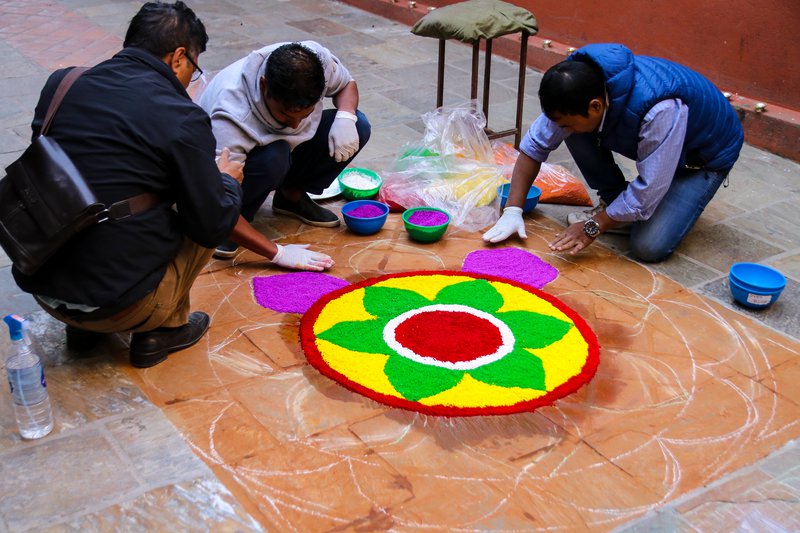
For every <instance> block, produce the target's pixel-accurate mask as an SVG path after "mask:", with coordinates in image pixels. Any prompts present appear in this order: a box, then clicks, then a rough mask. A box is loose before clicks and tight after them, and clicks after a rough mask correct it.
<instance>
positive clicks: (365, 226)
mask: <svg viewBox="0 0 800 533" xmlns="http://www.w3.org/2000/svg"><path fill="white" fill-rule="evenodd" d="M362 206H374V207H377V208H378V209H380V210H381V214H380V215H377V216H374V217H368V218H365V217H354V216H353V215H351V214H350V213H351V212H352V211H353V210H355V209H357V208H359V207H362ZM388 215H389V206H388V205H386V204H384V203H382V202H376V201H375V200H354V201H352V202H347V203H346V204H344V205H343V206H342V218H344V223H345V224H346V225H347V227H348V228H350V231H352V232H353V233H357V234H358V235H372V234H373V233H378V232H379V231H380V230H381V228H382V227H383V225H384V224H386V217H387V216H388Z"/></svg>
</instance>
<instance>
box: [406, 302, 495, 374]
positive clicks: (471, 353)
mask: <svg viewBox="0 0 800 533" xmlns="http://www.w3.org/2000/svg"><path fill="white" fill-rule="evenodd" d="M394 335H395V339H397V342H399V343H400V344H401V345H402V346H404V347H406V348H408V349H409V350H411V351H412V352H414V353H415V354H417V355H421V356H423V357H430V358H432V359H437V360H439V361H446V362H449V363H457V362H459V361H472V360H473V359H477V358H478V357H481V356H484V355H489V354H492V353H495V352H496V351H497V349H498V348H500V346H501V344H502V343H503V338H502V336H501V335H500V330H498V329H497V326H495V325H494V324H492V323H491V322H489V321H488V320H486V319H484V318H480V317H477V316H475V315H473V314H470V313H465V312H463V311H424V312H422V313H418V314H416V315H413V316H411V317H409V318H408V319H406V320H404V321H403V322H402V323H400V324H399V325H398V326H397V328H396V329H395V331H394Z"/></svg>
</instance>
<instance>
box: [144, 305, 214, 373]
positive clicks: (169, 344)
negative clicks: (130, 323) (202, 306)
mask: <svg viewBox="0 0 800 533" xmlns="http://www.w3.org/2000/svg"><path fill="white" fill-rule="evenodd" d="M209 322H211V319H210V318H209V317H208V315H207V314H205V313H203V312H202V311H195V312H194V313H190V314H189V323H188V324H186V325H185V326H180V327H177V328H158V329H154V330H153V331H145V332H143V333H134V334H133V335H131V351H130V360H131V365H132V366H135V367H136V368H147V367H151V366H153V365H157V364H158V363H160V362H161V361H164V360H165V359H166V358H167V356H168V355H169V354H170V353H172V352H177V351H178V350H183V349H184V348H188V347H189V346H193V345H194V344H195V343H196V342H197V341H199V340H200V339H201V338H203V335H204V334H205V332H206V330H207V329H208V324H209Z"/></svg>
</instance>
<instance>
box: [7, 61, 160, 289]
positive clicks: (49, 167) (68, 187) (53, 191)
mask: <svg viewBox="0 0 800 533" xmlns="http://www.w3.org/2000/svg"><path fill="white" fill-rule="evenodd" d="M86 70H87V69H86V67H76V68H73V69H72V70H70V71H69V72H68V73H67V75H66V76H64V78H63V79H62V80H61V83H60V84H59V85H58V88H57V89H56V92H55V94H54V96H53V99H52V101H51V102H50V107H49V108H48V109H47V114H46V115H45V119H44V124H43V125H42V131H41V134H40V135H39V136H38V137H37V138H36V139H35V140H34V141H33V142H32V143H31V145H30V146H29V147H28V148H27V150H25V152H24V153H23V154H22V156H20V158H19V159H17V160H16V161H14V162H13V163H11V164H10V165H9V166H8V167H6V176H5V177H4V178H2V179H0V245H2V247H3V250H5V252H6V254H8V257H9V258H10V259H11V261H12V263H14V266H15V267H16V268H17V269H19V271H20V272H22V273H23V274H27V275H32V274H34V273H35V272H36V271H37V270H38V269H39V268H40V267H41V266H42V265H44V264H45V263H46V262H47V260H48V259H49V258H50V257H52V255H53V254H54V253H56V252H57V251H58V250H59V249H60V248H61V247H62V246H64V245H65V244H66V243H67V242H68V241H69V240H70V239H71V238H72V237H73V236H74V235H75V234H77V233H78V232H80V231H82V230H84V229H86V228H88V227H89V226H92V225H94V224H98V223H101V222H105V221H106V220H118V219H121V218H125V217H128V216H130V215H134V214H136V213H140V212H142V211H145V210H147V209H150V208H151V207H153V206H155V205H156V204H157V203H159V201H160V197H159V196H158V195H156V194H152V193H144V194H140V195H137V196H134V197H132V198H128V199H127V200H122V201H120V202H116V203H114V204H111V205H110V206H108V207H106V206H105V205H104V204H103V203H102V202H101V201H100V200H99V199H98V198H97V196H95V194H94V192H93V191H92V189H91V187H90V186H89V184H88V183H87V182H86V180H85V179H84V178H83V176H82V175H81V173H80V172H79V171H78V169H77V168H75V165H74V164H73V163H72V161H71V160H70V158H69V156H68V155H67V154H66V153H65V152H64V150H62V149H61V147H60V146H59V145H58V143H57V142H56V141H55V140H53V139H51V138H49V137H47V136H46V133H47V131H48V129H49V128H50V123H51V122H52V121H53V117H54V116H55V114H56V111H57V110H58V107H59V106H60V105H61V101H62V100H63V98H64V95H65V94H67V91H68V90H69V88H70V86H71V85H72V84H73V83H74V82H75V80H76V79H77V78H78V76H80V75H81V74H83V72H84V71H86Z"/></svg>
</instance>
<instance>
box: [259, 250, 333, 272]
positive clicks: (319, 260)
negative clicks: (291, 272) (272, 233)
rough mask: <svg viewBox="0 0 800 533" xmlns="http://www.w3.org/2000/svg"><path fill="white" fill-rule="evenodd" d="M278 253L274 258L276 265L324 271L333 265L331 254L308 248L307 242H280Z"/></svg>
mask: <svg viewBox="0 0 800 533" xmlns="http://www.w3.org/2000/svg"><path fill="white" fill-rule="evenodd" d="M277 246H278V253H277V254H275V257H273V258H272V262H273V263H275V264H276V265H279V266H282V267H285V268H292V269H295V270H316V271H318V272H319V271H322V270H326V269H328V268H330V267H332V266H333V259H331V258H330V256H327V255H325V254H321V253H319V252H314V251H311V250H309V249H308V245H307V244H283V245H281V244H278V245H277Z"/></svg>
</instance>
